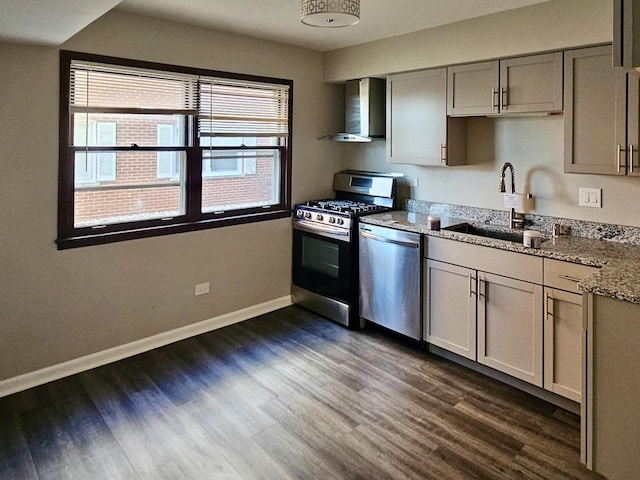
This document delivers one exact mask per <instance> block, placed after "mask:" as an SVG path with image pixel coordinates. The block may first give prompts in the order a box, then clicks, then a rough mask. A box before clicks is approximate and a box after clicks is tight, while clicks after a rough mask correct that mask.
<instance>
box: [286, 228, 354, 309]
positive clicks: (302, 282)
mask: <svg viewBox="0 0 640 480" xmlns="http://www.w3.org/2000/svg"><path fill="white" fill-rule="evenodd" d="M323 230H326V232H325V231H323ZM338 230H339V229H332V228H331V227H329V228H325V227H324V226H318V227H316V226H313V225H309V222H304V221H294V224H293V259H292V260H293V261H292V263H293V272H292V273H293V284H294V285H297V286H298V287H302V288H304V289H306V290H309V291H310V292H313V293H315V294H318V295H321V296H323V297H329V298H333V299H336V300H340V301H342V302H344V303H350V302H352V301H353V295H354V291H355V292H356V295H357V282H355V280H354V279H353V275H354V272H356V270H355V268H356V265H355V264H354V261H357V258H354V257H356V255H354V254H353V253H352V252H351V250H352V248H351V243H350V241H349V240H350V232H349V231H348V230H346V231H345V230H343V231H342V232H339V231H338ZM354 282H355V289H354V285H353V284H354Z"/></svg>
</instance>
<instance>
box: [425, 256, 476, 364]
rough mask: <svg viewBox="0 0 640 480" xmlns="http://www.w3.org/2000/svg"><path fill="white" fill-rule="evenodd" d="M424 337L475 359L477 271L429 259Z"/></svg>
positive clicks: (426, 272)
mask: <svg viewBox="0 0 640 480" xmlns="http://www.w3.org/2000/svg"><path fill="white" fill-rule="evenodd" d="M424 278H425V289H426V295H425V296H424V298H425V306H424V314H425V328H424V331H425V340H426V341H427V342H428V343H431V344H433V345H437V346H438V347H441V348H444V349H445V350H448V351H450V352H453V353H456V354H458V355H462V356H463V357H466V358H469V359H471V360H475V359H476V292H475V290H476V271H475V270H471V269H469V268H464V267H458V266H456V265H450V264H448V263H442V262H437V261H434V260H428V261H427V263H426V265H425V275H424Z"/></svg>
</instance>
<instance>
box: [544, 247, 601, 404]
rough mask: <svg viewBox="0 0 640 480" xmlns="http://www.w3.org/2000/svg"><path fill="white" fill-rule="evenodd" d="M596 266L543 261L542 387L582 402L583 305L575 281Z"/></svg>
mask: <svg viewBox="0 0 640 480" xmlns="http://www.w3.org/2000/svg"><path fill="white" fill-rule="evenodd" d="M596 271H597V268H596V267H591V266H587V265H579V264H576V263H570V262H562V261H559V260H553V259H550V258H545V259H544V388H545V389H547V390H549V391H551V392H553V393H556V394H558V395H562V396H563V397H566V398H568V399H570V400H573V401H575V402H582V391H583V388H582V381H583V373H584V371H585V368H584V367H583V365H584V360H583V355H584V352H583V342H584V335H585V321H584V319H585V318H586V314H587V306H586V305H583V301H582V300H583V296H582V291H581V290H580V289H579V288H578V282H580V280H582V279H583V278H585V277H587V276H589V275H591V274H593V273H595V272H596Z"/></svg>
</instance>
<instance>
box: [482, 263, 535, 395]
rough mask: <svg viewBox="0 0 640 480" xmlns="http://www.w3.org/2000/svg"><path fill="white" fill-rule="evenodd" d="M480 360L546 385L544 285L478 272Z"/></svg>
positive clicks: (522, 377) (532, 381)
mask: <svg viewBox="0 0 640 480" xmlns="http://www.w3.org/2000/svg"><path fill="white" fill-rule="evenodd" d="M478 362H480V363H483V364H485V365H487V366H488V367H491V368H495V369H496V370H500V371H501V372H504V373H506V374H508V375H511V376H513V377H516V378H519V379H521V380H524V381H526V382H529V383H532V384H534V385H537V386H539V387H542V286H540V285H535V284H533V283H528V282H523V281H520V280H514V279H511V278H506V277H501V276H498V275H492V274H489V273H484V272H478Z"/></svg>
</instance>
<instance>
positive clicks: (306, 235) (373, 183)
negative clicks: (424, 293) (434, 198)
mask: <svg viewBox="0 0 640 480" xmlns="http://www.w3.org/2000/svg"><path fill="white" fill-rule="evenodd" d="M333 189H334V191H335V193H336V198H333V199H323V200H312V201H309V202H306V203H303V204H299V205H296V206H295V209H294V217H293V286H292V289H291V293H292V297H293V301H294V302H295V303H298V304H300V305H302V306H304V307H306V308H308V309H309V310H313V311H315V312H317V313H319V314H321V315H324V316H326V317H328V318H330V319H332V320H335V321H336V322H338V323H341V324H343V325H346V326H348V327H352V328H355V327H357V326H360V325H361V321H360V315H359V311H358V232H357V227H358V218H359V217H361V216H363V215H368V214H371V213H379V212H382V211H385V210H391V209H393V208H394V206H395V194H396V178H395V177H394V176H391V175H385V174H379V173H373V172H357V171H345V172H339V173H336V175H335V176H334V180H333Z"/></svg>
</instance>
